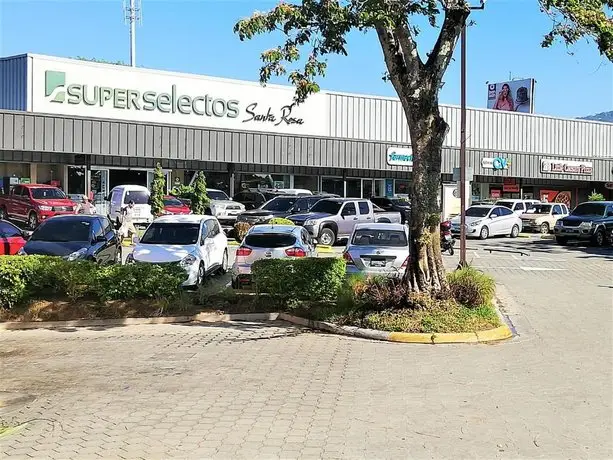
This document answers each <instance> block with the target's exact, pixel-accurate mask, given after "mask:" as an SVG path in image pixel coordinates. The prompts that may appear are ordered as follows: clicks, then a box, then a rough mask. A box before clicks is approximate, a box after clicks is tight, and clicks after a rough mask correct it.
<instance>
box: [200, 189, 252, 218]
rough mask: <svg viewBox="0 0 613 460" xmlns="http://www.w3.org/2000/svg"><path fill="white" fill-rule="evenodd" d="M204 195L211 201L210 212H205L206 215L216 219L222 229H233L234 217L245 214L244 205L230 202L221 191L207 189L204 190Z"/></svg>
mask: <svg viewBox="0 0 613 460" xmlns="http://www.w3.org/2000/svg"><path fill="white" fill-rule="evenodd" d="M206 194H207V196H208V197H209V200H211V202H210V204H209V210H210V212H209V211H207V214H211V215H213V216H215V217H217V220H219V223H220V224H221V226H222V227H225V228H231V227H233V226H234V224H235V223H236V217H237V216H238V215H239V214H240V213H242V212H245V205H243V204H242V203H237V202H236V201H232V200H231V199H230V197H229V196H228V195H226V192H224V191H223V190H217V189H212V188H209V189H207V190H206Z"/></svg>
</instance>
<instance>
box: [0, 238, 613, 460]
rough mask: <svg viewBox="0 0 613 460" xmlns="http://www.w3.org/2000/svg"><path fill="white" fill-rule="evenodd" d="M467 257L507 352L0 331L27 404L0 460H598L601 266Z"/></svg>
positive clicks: (537, 255) (607, 356)
mask: <svg viewBox="0 0 613 460" xmlns="http://www.w3.org/2000/svg"><path fill="white" fill-rule="evenodd" d="M487 246H492V247H496V248H507V249H514V248H522V247H525V248H528V250H529V251H530V252H531V256H530V257H520V256H518V255H514V254H492V255H489V254H487V252H485V251H483V248H484V247H487ZM470 247H471V248H475V249H476V250H474V251H471V252H470V257H471V258H472V260H473V262H474V263H475V265H477V266H479V267H481V268H483V269H485V270H487V271H490V272H491V273H492V274H493V275H494V276H496V278H497V280H498V281H499V282H500V283H502V284H503V286H502V287H501V294H502V296H503V298H505V299H506V302H505V303H506V305H505V308H506V310H507V312H508V314H509V316H510V317H511V318H512V320H513V321H514V323H515V324H516V326H517V328H518V332H519V334H520V336H519V337H518V338H516V339H514V340H513V341H511V342H507V343H503V344H497V345H449V346H431V345H407V344H392V343H381V342H371V341H366V340H360V339H351V338H346V337H340V336H334V335H325V334H320V333H314V332H311V331H307V330H304V329H300V328H296V327H293V326H289V325H287V324H285V323H266V324H258V323H234V324H214V325H191V326H185V325H182V326H181V325H159V326H134V327H118V328H109V329H78V330H75V329H69V330H59V331H49V330H35V331H14V332H1V333H0V360H1V367H0V391H13V392H19V393H26V394H32V395H35V396H36V397H37V399H36V400H35V401H34V402H31V403H30V404H29V405H27V406H26V407H23V408H21V409H19V410H16V411H14V412H12V413H9V414H4V415H3V416H2V418H3V419H4V421H5V422H8V423H11V424H13V425H15V424H19V423H23V422H27V423H26V425H25V426H24V428H22V429H21V430H20V431H18V432H17V433H15V434H11V435H9V436H5V437H0V457H1V458H53V459H67V458H75V459H77V458H78V459H88V458H130V459H131V458H144V459H156V458H160V459H161V458H170V457H173V458H198V459H202V458H223V459H233V458H245V459H255V458H258V459H268V458H271V459H272V458H288V459H293V458H351V459H352V458H356V459H358V458H368V459H378V458H396V459H397V458H455V459H459V458H484V459H485V458H487V459H493V458H610V457H612V456H613V449H612V444H611V442H612V441H611V439H612V437H611V434H612V431H611V427H612V420H611V414H612V412H611V409H612V407H611V400H612V391H611V390H612V388H611V382H612V372H611V371H612V357H613V356H612V355H613V354H612V350H613V347H612V339H611V326H612V324H611V323H612V321H611V312H612V298H613V296H612V293H613V271H612V270H613V268H612V267H613V263H612V262H613V253H612V252H611V251H609V252H608V255H607V254H605V253H601V254H590V253H589V252H591V250H588V249H585V248H583V249H573V248H570V249H560V248H555V247H552V246H551V245H550V244H549V243H541V242H540V241H535V240H522V241H519V240H516V241H511V240H508V239H504V240H491V241H487V242H485V243H480V242H475V243H473V242H471V243H470ZM537 251H538V252H537ZM541 251H542V252H541ZM588 251H589V252H588ZM447 260H448V262H449V263H450V264H452V263H453V261H454V260H457V258H455V257H454V258H450V257H447ZM551 269H555V270H551Z"/></svg>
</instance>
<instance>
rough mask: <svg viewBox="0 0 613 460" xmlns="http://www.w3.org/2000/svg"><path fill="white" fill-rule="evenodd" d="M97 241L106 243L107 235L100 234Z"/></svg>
mask: <svg viewBox="0 0 613 460" xmlns="http://www.w3.org/2000/svg"><path fill="white" fill-rule="evenodd" d="M96 243H106V237H105V236H104V235H98V236H97V237H96Z"/></svg>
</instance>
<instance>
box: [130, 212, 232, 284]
mask: <svg viewBox="0 0 613 460" xmlns="http://www.w3.org/2000/svg"><path fill="white" fill-rule="evenodd" d="M135 243H136V246H135V248H134V251H132V253H131V254H129V255H128V257H127V259H126V263H153V264H163V263H169V262H170V263H178V264H179V265H180V266H181V267H183V268H184V269H185V271H186V272H187V275H188V278H187V280H186V281H185V282H184V283H183V285H184V286H199V285H201V284H202V283H203V281H204V279H205V278H206V276H207V275H210V274H213V273H215V272H219V273H225V272H227V271H228V239H227V238H226V235H225V234H224V233H223V232H222V231H221V226H220V225H219V222H218V221H217V219H216V218H215V217H212V216H198V215H194V214H184V215H170V216H162V217H158V218H157V219H155V220H154V221H153V222H152V223H151V225H149V227H148V228H147V230H146V231H145V233H144V235H143V236H142V238H140V239H138V238H135Z"/></svg>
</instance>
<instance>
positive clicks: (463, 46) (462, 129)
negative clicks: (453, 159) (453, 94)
mask: <svg viewBox="0 0 613 460" xmlns="http://www.w3.org/2000/svg"><path fill="white" fill-rule="evenodd" d="M485 2H486V0H481V4H480V5H479V6H471V7H470V9H471V10H483V9H485ZM460 74H461V81H460V263H459V266H460V267H465V266H466V198H467V197H466V24H464V27H462V33H461V35H460Z"/></svg>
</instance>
